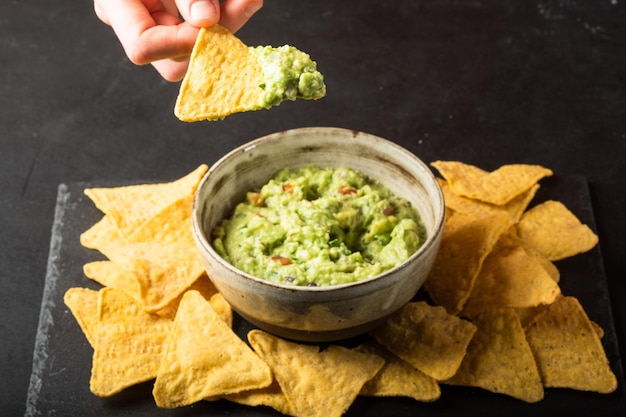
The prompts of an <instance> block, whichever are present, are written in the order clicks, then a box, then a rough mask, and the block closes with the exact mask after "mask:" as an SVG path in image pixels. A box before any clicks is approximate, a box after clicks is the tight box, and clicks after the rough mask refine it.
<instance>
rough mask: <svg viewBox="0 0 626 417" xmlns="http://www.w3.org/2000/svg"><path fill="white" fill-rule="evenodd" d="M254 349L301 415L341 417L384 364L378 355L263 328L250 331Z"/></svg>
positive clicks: (293, 407)
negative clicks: (300, 339)
mask: <svg viewBox="0 0 626 417" xmlns="http://www.w3.org/2000/svg"><path fill="white" fill-rule="evenodd" d="M248 340H249V341H250V344H251V345H252V347H253V348H254V350H255V351H256V352H257V353H258V354H259V355H260V356H261V357H262V358H263V359H264V360H265V361H266V362H267V363H268V364H269V366H270V367H271V368H272V372H273V373H274V377H275V378H276V380H277V381H278V383H279V385H280V387H281V388H282V390H283V392H284V393H285V396H286V397H287V400H288V402H289V405H290V407H291V408H292V409H293V410H294V411H295V413H294V415H297V416H299V417H307V416H319V417H339V416H341V415H343V413H344V412H345V411H346V410H347V409H348V408H349V407H350V405H351V404H352V403H353V401H354V399H355V398H356V397H357V395H358V393H359V391H360V390H361V388H362V387H363V385H364V384H365V382H367V381H368V380H370V379H372V378H373V377H374V375H376V373H377V372H378V371H379V370H380V369H381V368H382V366H383V365H384V362H385V361H384V360H383V359H382V358H381V357H380V356H377V355H372V354H369V353H361V352H356V351H353V350H350V349H348V348H345V347H342V346H335V345H331V346H329V347H328V348H327V349H325V350H323V351H321V352H320V348H319V346H312V345H303V344H298V343H293V342H288V341H286V340H283V339H280V338H278V337H276V336H272V335H270V334H269V333H265V332H263V331H260V330H252V331H251V332H249V333H248Z"/></svg>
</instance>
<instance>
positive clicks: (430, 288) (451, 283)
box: [424, 212, 511, 314]
mask: <svg viewBox="0 0 626 417" xmlns="http://www.w3.org/2000/svg"><path fill="white" fill-rule="evenodd" d="M453 219H463V220H461V221H458V222H457V221H456V220H453ZM510 222H511V221H510V218H509V215H508V214H506V213H503V212H496V213H494V214H493V215H491V216H488V217H482V218H478V219H475V218H473V217H472V216H468V215H463V214H460V213H455V214H454V216H452V217H451V219H450V221H449V222H447V223H446V227H445V229H444V234H443V236H442V239H441V246H440V249H439V252H438V254H437V258H436V259H435V263H434V265H433V268H432V270H431V272H430V275H429V276H428V279H427V280H426V282H425V284H424V288H425V289H426V291H427V292H428V294H429V295H430V297H431V298H432V299H433V301H434V302H435V303H436V304H438V305H441V306H443V307H445V308H446V310H447V311H448V312H449V313H451V314H457V313H459V312H460V311H461V310H462V308H463V305H464V304H465V302H466V301H467V299H468V298H469V296H470V294H471V292H472V289H473V287H474V283H475V281H476V277H477V276H478V273H479V272H480V268H481V267H482V263H483V261H484V259H485V257H486V256H487V255H488V254H489V252H491V249H492V248H493V246H494V245H495V244H496V242H497V241H498V238H499V237H500V235H501V234H502V233H504V232H505V231H506V230H507V229H508V228H509V226H510V224H511V223H510Z"/></svg>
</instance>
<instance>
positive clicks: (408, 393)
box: [356, 340, 441, 402]
mask: <svg viewBox="0 0 626 417" xmlns="http://www.w3.org/2000/svg"><path fill="white" fill-rule="evenodd" d="M356 350H357V351H359V352H365V353H373V354H375V355H378V356H380V357H382V358H383V359H385V365H384V366H383V368H382V369H381V370H380V371H379V372H378V373H377V374H376V376H375V377H374V378H372V379H371V380H369V381H367V382H366V383H365V385H364V386H363V389H361V393H360V394H359V395H362V396H366V397H409V398H413V399H414V400H417V401H424V402H431V401H435V400H437V399H438V398H439V397H440V396H441V389H440V388H439V383H438V382H437V381H436V380H435V379H434V378H431V377H429V376H428V375H426V374H425V373H423V372H422V371H420V370H419V369H417V368H415V367H414V366H413V365H411V364H409V363H408V362H405V361H403V360H402V359H400V358H399V357H398V356H396V355H394V354H393V353H391V352H389V350H387V349H386V348H385V347H383V346H382V345H380V344H379V343H378V342H376V341H374V340H369V341H367V342H366V343H364V344H362V345H359V346H357V347H356Z"/></svg>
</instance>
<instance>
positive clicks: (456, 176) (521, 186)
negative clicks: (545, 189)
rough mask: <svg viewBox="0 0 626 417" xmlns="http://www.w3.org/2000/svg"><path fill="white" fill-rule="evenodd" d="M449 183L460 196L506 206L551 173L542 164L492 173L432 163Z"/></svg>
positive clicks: (508, 167)
mask: <svg viewBox="0 0 626 417" xmlns="http://www.w3.org/2000/svg"><path fill="white" fill-rule="evenodd" d="M431 165H432V166H434V167H435V168H437V170H438V171H439V173H440V174H441V175H442V176H443V177H444V178H445V179H446V180H447V181H448V184H449V185H450V188H451V189H452V191H453V192H454V193H455V194H457V195H460V196H463V197H468V198H473V199H476V200H480V201H483V202H485V203H490V204H496V205H503V204H507V203H508V202H510V201H511V200H513V199H514V198H515V197H518V196H520V195H521V194H523V193H525V192H526V191H528V190H530V189H531V188H532V187H533V186H534V185H535V184H537V182H538V181H539V180H540V179H541V178H544V177H547V176H551V175H552V171H551V170H549V169H547V168H544V167H542V166H539V165H527V164H511V165H503V166H501V167H500V168H498V169H496V170H495V171H493V172H487V171H484V170H482V169H480V168H478V167H475V166H473V165H468V164H464V163H462V162H455V161H435V162H433V163H432V164H431Z"/></svg>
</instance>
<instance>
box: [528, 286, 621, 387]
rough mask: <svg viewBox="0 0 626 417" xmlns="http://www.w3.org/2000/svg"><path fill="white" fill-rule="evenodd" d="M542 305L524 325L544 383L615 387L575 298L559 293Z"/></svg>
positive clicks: (594, 333) (590, 328) (563, 385)
mask: <svg viewBox="0 0 626 417" xmlns="http://www.w3.org/2000/svg"><path fill="white" fill-rule="evenodd" d="M545 309H546V311H545V313H542V314H540V315H539V316H538V317H537V318H536V319H535V320H534V321H533V322H532V323H531V324H530V325H529V326H528V329H526V337H527V339H528V343H529V344H530V347H531V349H532V351H533V354H534V355H535V359H536V361H537V365H538V366H539V372H540V373H541V377H542V380H543V384H544V386H546V387H559V388H572V389H576V390H582V391H594V392H599V393H605V394H606V393H610V392H613V391H615V390H616V389H617V378H616V377H615V374H614V373H613V371H612V370H611V367H610V366H609V361H608V359H607V357H606V353H605V352H604V347H603V346H602V342H601V340H600V337H599V336H598V333H597V331H596V330H595V328H594V326H593V325H592V324H591V322H590V321H589V318H588V317H587V314H586V313H585V311H584V310H583V308H582V307H581V305H580V303H579V302H578V300H577V299H576V298H574V297H562V298H560V299H559V300H557V301H555V302H554V303H553V304H550V305H549V306H547V307H545Z"/></svg>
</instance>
